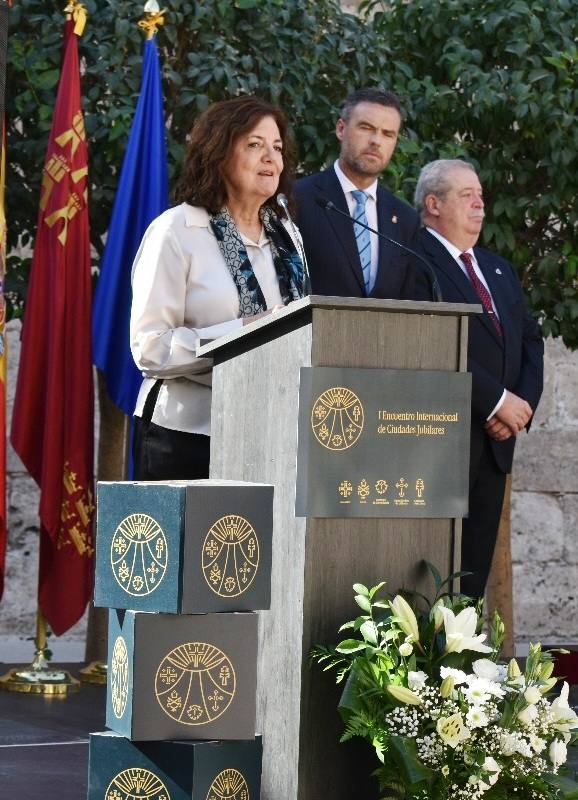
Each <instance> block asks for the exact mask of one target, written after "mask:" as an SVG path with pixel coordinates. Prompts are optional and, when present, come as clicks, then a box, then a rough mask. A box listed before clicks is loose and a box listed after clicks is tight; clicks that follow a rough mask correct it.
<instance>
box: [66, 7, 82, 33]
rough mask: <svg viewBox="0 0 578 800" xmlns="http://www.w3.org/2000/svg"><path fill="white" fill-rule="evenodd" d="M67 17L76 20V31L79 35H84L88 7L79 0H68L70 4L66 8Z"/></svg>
mask: <svg viewBox="0 0 578 800" xmlns="http://www.w3.org/2000/svg"><path fill="white" fill-rule="evenodd" d="M64 13H65V14H66V19H71V20H72V21H73V22H74V32H75V34H76V35H77V36H82V34H83V33H84V26H85V25H86V17H87V13H86V8H85V7H84V6H83V5H82V3H80V2H79V0H68V5H67V6H66V8H65V9H64Z"/></svg>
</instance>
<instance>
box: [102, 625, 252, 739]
mask: <svg viewBox="0 0 578 800" xmlns="http://www.w3.org/2000/svg"><path fill="white" fill-rule="evenodd" d="M108 626H109V627H108V637H109V638H108V651H109V673H108V687H107V701H106V724H107V726H108V727H109V728H111V729H112V730H114V731H116V732H117V733H120V734H122V735H123V736H126V737H128V738H129V739H135V740H137V741H138V740H142V741H145V740H155V739H253V738H254V737H255V692H256V688H257V615H256V614H247V613H240V614H234V613H224V614H195V615H190V614H187V615H182V616H181V615H178V616H177V615H175V614H150V613H144V612H142V611H122V610H118V611H117V610H111V611H110V613H109V621H108Z"/></svg>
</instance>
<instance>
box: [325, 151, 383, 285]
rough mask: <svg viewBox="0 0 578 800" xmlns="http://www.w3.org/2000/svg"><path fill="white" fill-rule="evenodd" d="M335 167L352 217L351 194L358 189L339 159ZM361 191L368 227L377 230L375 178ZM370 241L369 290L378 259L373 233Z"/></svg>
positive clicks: (373, 281)
mask: <svg viewBox="0 0 578 800" xmlns="http://www.w3.org/2000/svg"><path fill="white" fill-rule="evenodd" d="M333 168H334V169H335V174H336V175H337V179H338V181H339V183H340V184H341V188H342V189H343V194H344V195H345V199H346V200H347V207H348V208H349V213H350V214H351V216H352V217H353V212H354V211H355V206H356V205H357V200H356V199H355V197H354V196H353V194H352V192H355V191H359V189H358V187H357V186H356V185H355V184H354V183H352V182H351V181H350V180H349V178H348V177H347V175H346V174H345V173H344V172H343V170H342V169H341V167H340V166H339V161H336V162H335V164H334V165H333ZM361 191H363V192H364V194H366V195H367V202H366V204H365V216H366V217H367V224H368V225H369V227H370V228H373V229H374V230H377V178H376V179H375V181H374V182H373V183H372V184H371V186H368V187H367V189H362V190H361ZM369 238H370V242H371V264H370V267H369V291H370V292H371V291H372V290H373V287H374V286H375V281H376V280H377V266H378V261H379V238H378V236H377V235H376V234H375V233H370V234H369Z"/></svg>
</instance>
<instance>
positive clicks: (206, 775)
mask: <svg viewBox="0 0 578 800" xmlns="http://www.w3.org/2000/svg"><path fill="white" fill-rule="evenodd" d="M261 758H262V746H261V737H260V736H257V737H256V738H255V739H253V740H252V741H247V742H211V741H209V742H191V741H188V742H187V741H179V742H175V741H168V742H131V741H130V740H129V739H125V738H124V737H122V736H120V735H119V734H117V733H112V732H110V731H107V732H105V733H92V734H91V735H90V760H89V774H90V782H89V787H88V800H118V799H119V798H121V800H126V798H135V797H137V798H139V800H163V798H164V800H191V798H192V800H224V798H226V799H227V800H259V794H260V791H261ZM115 793H116V794H115Z"/></svg>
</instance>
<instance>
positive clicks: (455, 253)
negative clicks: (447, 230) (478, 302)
mask: <svg viewBox="0 0 578 800" xmlns="http://www.w3.org/2000/svg"><path fill="white" fill-rule="evenodd" d="M427 230H428V231H429V232H430V233H431V235H432V236H435V238H436V239H437V240H438V241H439V242H441V243H442V244H443V246H444V247H445V248H446V250H447V251H448V253H449V254H450V255H451V256H452V258H453V259H454V261H455V262H456V264H457V265H458V267H459V268H460V269H461V271H462V272H463V273H464V275H465V276H466V278H467V279H468V281H469V280H470V277H469V275H468V271H467V269H466V265H465V264H464V262H463V261H462V260H461V258H460V256H461V254H462V253H468V254H469V256H470V258H471V259H472V264H473V267H474V272H475V273H476V275H477V276H478V278H479V279H480V281H481V282H482V283H483V285H484V286H485V287H486V289H487V291H488V294H489V296H490V300H491V301H492V308H493V310H494V314H495V315H496V317H497V318H498V319H500V315H499V314H498V310H497V308H496V304H495V303H494V298H493V297H492V293H491V291H490V287H489V286H488V284H487V281H486V279H485V277H484V273H483V272H482V270H481V269H480V265H479V264H478V262H477V260H476V256H475V254H474V249H473V247H470V248H469V249H468V250H460V248H459V247H456V246H455V244H452V243H451V242H449V241H448V240H447V239H446V238H445V237H444V236H442V235H441V233H438V232H437V231H435V230H434V229H433V228H427ZM505 399H506V389H504V391H503V392H502V396H501V397H500V399H499V400H498V402H497V404H496V406H495V408H494V409H493V410H492V412H491V414H489V416H488V417H487V419H491V417H493V416H494V415H495V414H496V413H497V412H498V411H499V409H500V408H501V406H502V403H503V402H504V400H505Z"/></svg>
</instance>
